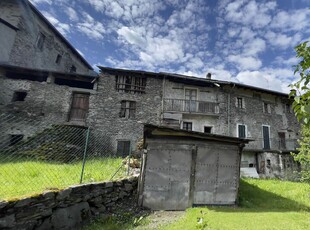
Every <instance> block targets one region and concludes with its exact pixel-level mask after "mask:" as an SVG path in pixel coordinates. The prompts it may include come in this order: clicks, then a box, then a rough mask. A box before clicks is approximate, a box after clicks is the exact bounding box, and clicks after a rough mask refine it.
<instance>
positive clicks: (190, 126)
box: [182, 121, 193, 131]
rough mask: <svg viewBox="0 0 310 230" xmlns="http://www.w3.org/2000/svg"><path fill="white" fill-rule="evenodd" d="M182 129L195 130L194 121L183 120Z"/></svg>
mask: <svg viewBox="0 0 310 230" xmlns="http://www.w3.org/2000/svg"><path fill="white" fill-rule="evenodd" d="M182 129H184V130H187V131H192V130H193V123H192V122H186V121H183V127H182Z"/></svg>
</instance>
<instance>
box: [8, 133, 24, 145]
mask: <svg viewBox="0 0 310 230" xmlns="http://www.w3.org/2000/svg"><path fill="white" fill-rule="evenodd" d="M23 138H24V135H23V134H14V135H10V144H9V146H12V145H15V144H17V143H18V142H20V141H21V140H22V139H23Z"/></svg>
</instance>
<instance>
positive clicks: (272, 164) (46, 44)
mask: <svg viewBox="0 0 310 230" xmlns="http://www.w3.org/2000/svg"><path fill="white" fill-rule="evenodd" d="M0 8H1V14H0V52H1V54H0V87H1V90H0V112H1V113H9V114H14V116H16V117H22V118H26V117H31V118H32V119H35V120H37V121H40V126H42V127H44V126H45V125H50V124H55V123H57V124H74V125H82V126H87V127H90V128H92V129H93V131H94V132H95V133H96V132H97V136H100V139H101V140H102V143H103V145H107V146H109V148H108V149H106V150H107V151H109V152H111V153H112V154H116V155H118V156H125V155H128V154H129V153H131V152H137V144H138V143H141V138H142V137H143V124H145V123H146V124H154V125H161V126H168V127H174V128H181V129H187V130H193V131H199V132H206V133H214V134H220V135H227V136H234V137H241V138H249V139H253V141H252V142H251V143H250V144H249V145H247V146H246V147H245V149H244V153H243V156H242V161H241V166H242V172H243V173H244V174H245V175H251V176H254V177H255V176H256V177H258V174H262V175H267V176H268V177H273V176H278V175H279V176H281V175H282V174H283V173H282V172H283V170H284V169H287V168H288V167H291V166H292V165H293V163H292V161H291V158H290V155H289V153H290V152H291V151H295V150H296V139H297V138H298V137H299V136H298V135H299V125H298V123H297V121H296V119H295V117H294V114H293V113H292V111H291V109H290V105H291V101H290V100H289V99H288V95H287V94H284V93H280V92H275V91H271V90H266V89H261V88H256V87H252V86H247V85H242V84H238V83H233V82H227V81H218V80H214V79H211V76H210V75H208V76H207V78H196V77H191V76H184V75H178V74H168V73H152V72H145V71H134V70H126V69H113V68H105V67H100V70H101V73H100V74H99V76H97V75H96V74H94V73H93V71H92V68H91V66H90V65H89V64H88V63H87V62H86V61H85V60H84V58H83V57H82V56H81V55H80V54H79V53H78V52H77V51H76V50H75V49H74V48H73V47H72V46H71V45H70V43H69V42H68V41H67V40H66V39H65V38H64V37H63V36H62V35H61V34H60V33H59V32H58V31H57V30H56V29H55V28H54V27H53V26H52V25H51V24H50V23H49V22H48V21H47V20H46V19H45V18H44V17H43V16H42V15H41V13H40V12H39V11H38V10H37V9H36V8H35V7H34V6H33V5H31V4H30V3H29V2H28V1H25V0H22V1H17V0H3V1H1V2H0ZM59 55H60V56H59ZM30 57H31V58H30ZM72 66H74V67H75V68H72ZM13 122H14V120H13ZM40 126H37V127H40ZM31 133H32V132H30V131H29V129H28V128H24V129H23V130H21V129H20V128H16V129H15V128H14V129H12V128H11V129H8V130H6V131H5V134H6V135H7V136H8V138H9V137H10V136H11V137H12V136H16V135H24V137H27V135H28V136H29V135H31Z"/></svg>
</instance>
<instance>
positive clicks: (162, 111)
mask: <svg viewBox="0 0 310 230" xmlns="http://www.w3.org/2000/svg"><path fill="white" fill-rule="evenodd" d="M162 88H163V89H162V91H163V92H162V97H161V121H160V123H161V124H162V123H163V120H164V99H165V96H166V76H164V79H163V84H162Z"/></svg>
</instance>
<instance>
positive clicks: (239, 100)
mask: <svg viewBox="0 0 310 230" xmlns="http://www.w3.org/2000/svg"><path fill="white" fill-rule="evenodd" d="M236 106H237V107H238V108H240V109H244V108H245V106H244V98H242V97H237V103H236Z"/></svg>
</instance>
